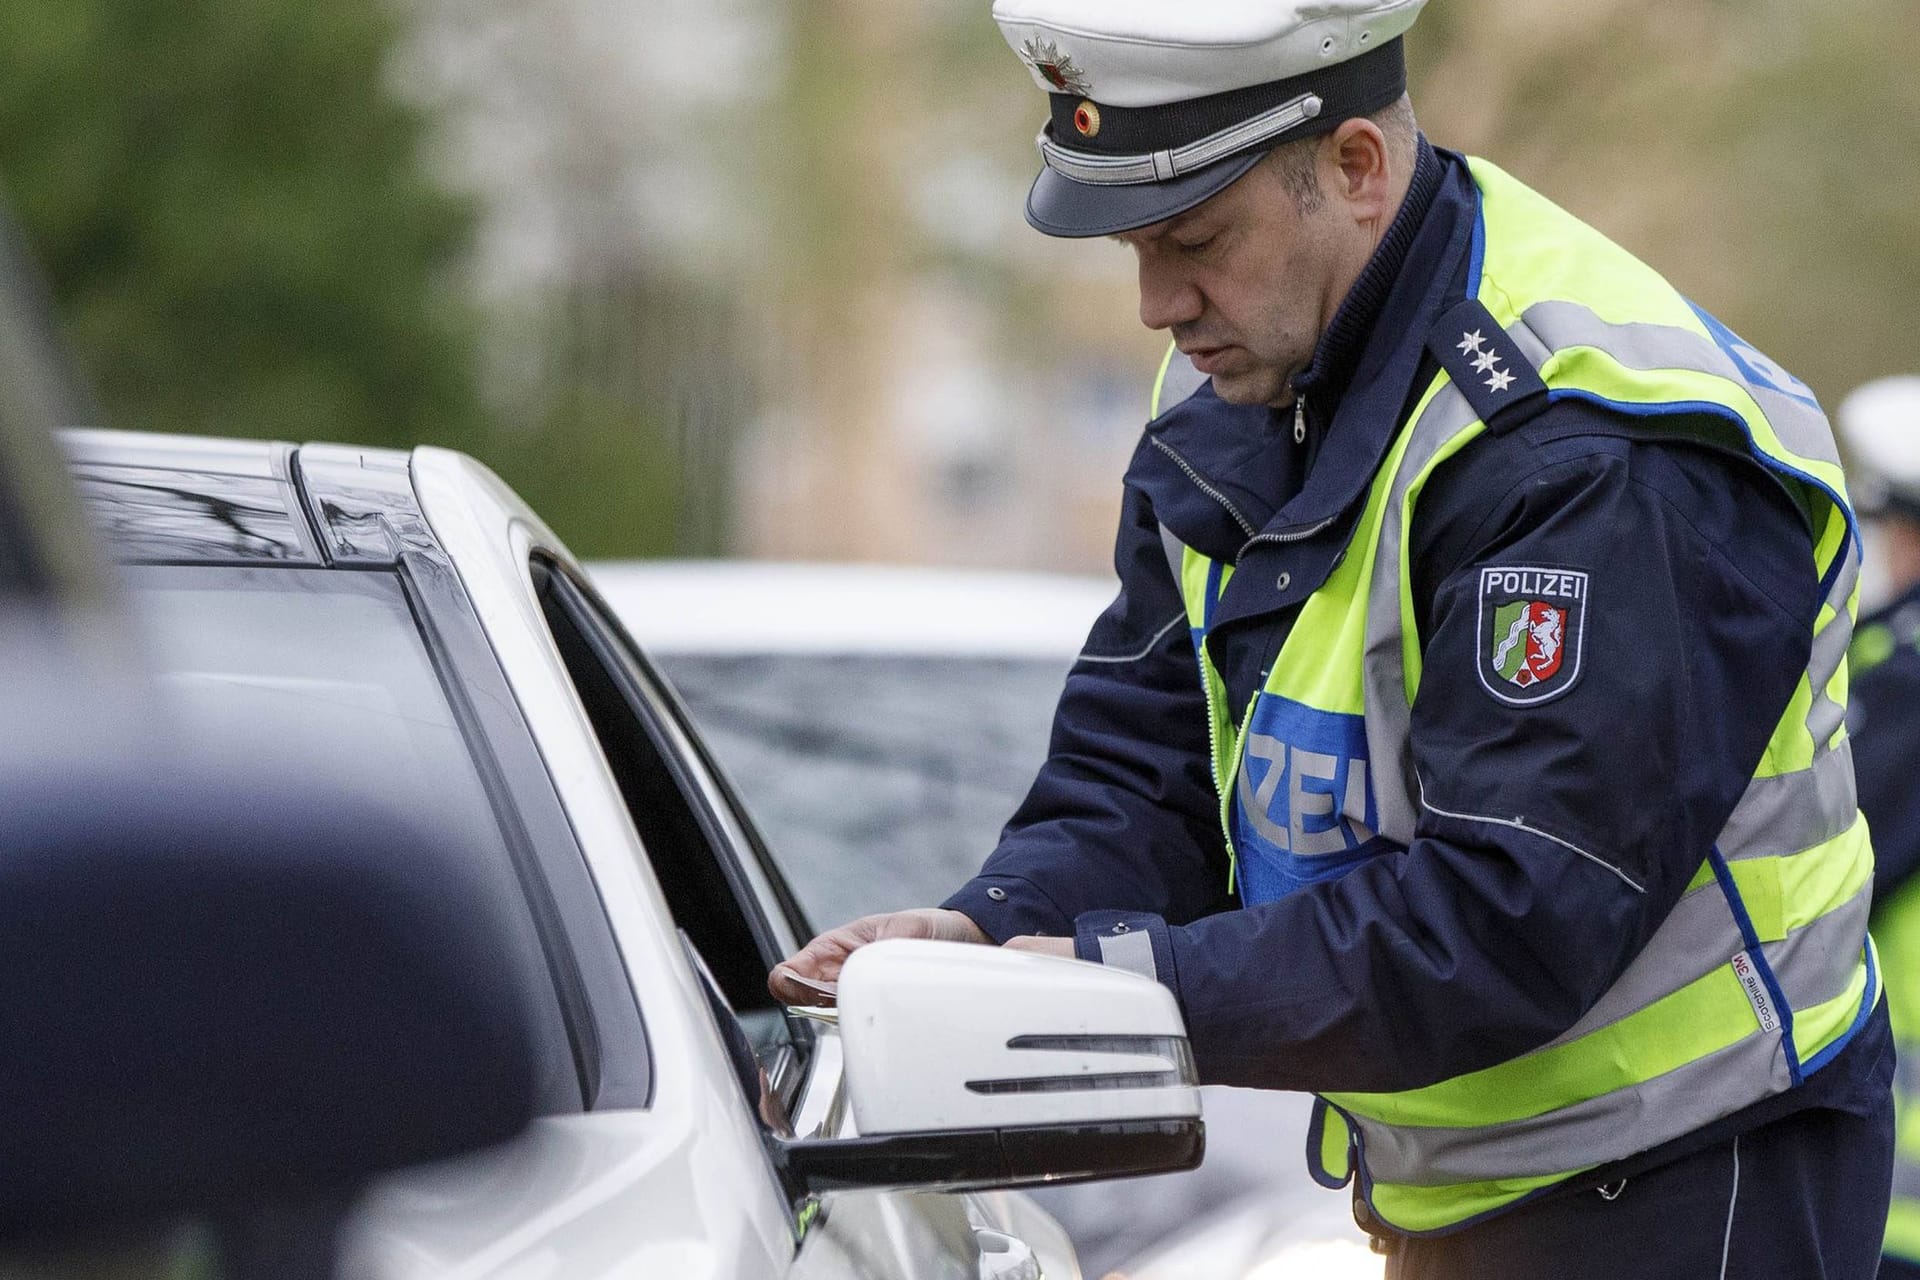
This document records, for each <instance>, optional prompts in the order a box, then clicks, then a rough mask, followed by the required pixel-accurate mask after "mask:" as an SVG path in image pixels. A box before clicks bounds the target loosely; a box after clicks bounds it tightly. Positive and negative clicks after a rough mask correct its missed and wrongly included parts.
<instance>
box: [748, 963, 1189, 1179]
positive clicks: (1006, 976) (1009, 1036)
mask: <svg viewBox="0 0 1920 1280" xmlns="http://www.w3.org/2000/svg"><path fill="white" fill-rule="evenodd" d="M839 1002H840V1037H841V1041H842V1045H843V1049H844V1052H845V1057H846V1087H847V1091H848V1096H849V1099H850V1101H851V1104H852V1116H853V1123H854V1127H855V1128H856V1129H857V1130H858V1136H854V1137H844V1138H828V1139H814V1140H806V1141H799V1142H792V1143H788V1144H786V1145H785V1147H784V1149H783V1155H784V1157H785V1165H786V1172H787V1174H788V1177H789V1181H790V1182H792V1183H794V1184H796V1186H798V1187H800V1188H803V1189H805V1190H808V1191H822V1190H829V1189H838V1188H846V1187H876V1186H913V1187H948V1188H958V1187H1011V1186H1022V1185H1027V1184H1031V1183H1039V1182H1073V1181H1085V1180H1089V1179H1095V1178H1118V1177H1131V1176H1135V1175H1139V1174H1148V1173H1164V1172H1170V1171H1173V1170H1178V1169H1191V1168H1193V1167H1194V1166H1195V1165H1197V1164H1199V1163H1200V1159H1201V1156H1202V1155H1203V1154H1204V1153H1205V1149H1206V1141H1205V1127H1204V1125H1203V1124H1202V1122H1201V1119H1200V1093H1199V1089H1198V1086H1197V1079H1196V1075H1195V1071H1194V1065H1193V1056H1192V1052H1191V1050H1190V1049H1189V1047H1188V1044H1187V1037H1186V1025H1185V1023H1184V1022H1183V1021H1182V1020H1181V1017H1180V1010H1179V1006H1178V1005H1177V1004H1175V1002H1174V999H1173V993H1172V992H1170V991H1168V990H1167V989H1166V988H1165V987H1163V986H1161V985H1160V984H1159V983H1157V982H1153V981H1150V980H1148V979H1146V978H1142V977H1140V976H1138V975H1136V974H1132V973H1128V972H1126V971H1124V970H1119V969H1109V968H1105V967H1103V966H1100V965H1095V964H1085V963H1082V962H1081V961H1078V960H1062V959H1058V958H1055V957H1051V956H1040V955H1034V954H1032V953H1028V952H1019V951H1008V950H1005V949H1003V948H1000V947H983V946H978V945H973V944H967V943H955V942H925V941H907V940H893V941H887V942H876V943H872V944H870V945H868V946H865V947H862V948H861V949H860V950H858V951H856V952H854V954H853V955H852V956H851V957H850V958H849V959H848V960H847V964H846V967H845V968H844V969H843V970H842V971H841V974H840V990H839Z"/></svg>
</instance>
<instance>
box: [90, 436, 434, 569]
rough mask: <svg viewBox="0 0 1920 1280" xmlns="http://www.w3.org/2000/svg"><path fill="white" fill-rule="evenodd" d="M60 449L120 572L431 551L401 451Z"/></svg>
mask: <svg viewBox="0 0 1920 1280" xmlns="http://www.w3.org/2000/svg"><path fill="white" fill-rule="evenodd" d="M61 444H62V445H63V446H64V447H65V449H66V452H67V459H68V463H69V465H70V467H71V468H72V471H73V476H74V480H75V482H76V484H77V486H78V488H79V490H80V496H81V498H82V500H83V501H84V502H85V504H86V506H87V508H88V510H89V514H90V515H91V516H92V518H93V524H94V527H95V528H96V529H97V530H98V531H99V532H100V535H101V536H102V537H103V538H104V539H105V541H106V543H107V549H108V550H109V552H110V553H111V554H112V556H113V558H114V559H116V560H119V561H121V562H122V563H131V564H155V563H159V564H169V563H182V562H190V563H205V562H213V563H251V562H260V561H271V562H277V563H284V564H306V565H353V566H356V567H364V566H368V565H382V564H393V563H395V562H396V561H397V560H398V558H399V556H400V555H401V553H402V552H403V551H405V550H407V549H408V548H409V547H429V546H431V545H432V535H431V533H430V532H429V531H428V529H427V524H426V521H425V519H424V518H423V517H422V516H421V514H420V508H419V503H418V501H417V500H416V498H415V496H414V492H413V485H412V481H411V479H410V477H409V473H408V468H407V463H408V455H407V454H406V453H405V452H402V451H400V450H395V449H370V448H361V447H358V446H350V445H330V444H309V445H298V446H296V445H292V444H288V443H285V442H284V441H271V440H227V439H214V438H210V437H202V436H182V435H152V434H145V433H140V432H131V431H66V432H62V433H61Z"/></svg>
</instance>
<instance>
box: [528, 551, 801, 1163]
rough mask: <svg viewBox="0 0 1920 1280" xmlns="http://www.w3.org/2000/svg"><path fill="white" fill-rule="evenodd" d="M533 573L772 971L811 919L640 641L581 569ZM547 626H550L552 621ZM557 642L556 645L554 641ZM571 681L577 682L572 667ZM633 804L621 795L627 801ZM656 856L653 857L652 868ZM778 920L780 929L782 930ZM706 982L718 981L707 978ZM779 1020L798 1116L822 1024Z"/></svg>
mask: <svg viewBox="0 0 1920 1280" xmlns="http://www.w3.org/2000/svg"><path fill="white" fill-rule="evenodd" d="M528 568H529V570H530V580H531V585H532V586H533V589H534V592H535V595H536V597H540V596H542V595H543V594H545V593H548V592H551V593H552V595H553V596H554V600H555V603H556V604H557V605H558V607H559V608H560V610H561V611H562V613H563V614H565V616H566V620H567V624H568V626H569V627H570V628H571V629H572V630H573V631H575V632H576V633H577V634H578V636H579V637H580V639H581V641H582V642H583V643H584V644H585V645H586V647H587V649H588V651H589V655H590V657H591V659H592V661H593V662H595V663H596V664H597V665H598V666H599V667H600V669H601V671H602V672H603V673H604V674H605V676H606V678H607V679H608V680H610V681H611V682H612V683H613V685H614V686H615V690H616V692H617V694H618V696H619V697H620V699H621V701H622V702H623V703H624V705H625V708H626V711H627V713H628V714H629V715H631V716H632V717H633V719H634V720H635V721H637V723H638V725H639V728H640V730H641V732H642V733H644V734H645V735H646V737H647V739H648V741H649V743H650V744H651V746H652V750H653V753H654V754H655V755H656V756H658V757H659V759H660V761H661V763H662V765H663V766H664V768H665V769H666V771H667V773H668V775H669V780H670V781H671V782H672V784H673V787H674V789H675V791H676V792H677V793H678V795H679V797H680V799H681V801H682V803H683V804H684V805H685V806H686V808H687V809H688V811H689V813H690V816H691V817H692V819H693V821H694V823H695V825H696V826H697V828H698V830H699V835H700V839H701V841H702V843H703V844H704V846H705V850H706V853H707V855H708V856H709V857H710V858H712V859H713V861H714V863H715V864H716V866H717V867H718V869H719V871H720V873H721V877H722V879H723V880H724V882H725V883H726V886H727V889H728V892H729V894H730V896H731V897H732V899H733V903H734V905H735V906H736V907H737V908H738V910H739V912H740V914H741V916H742V917H743V919H744V922H745V924H746V926H747V931H748V933H749V934H751V936H752V940H753V943H754V946H755V947H756V949H757V950H758V952H759V958H760V960H761V961H762V963H763V964H764V965H766V966H767V967H768V968H771V967H772V966H773V965H774V964H777V963H778V962H779V961H781V960H784V959H786V958H787V956H788V955H790V954H791V953H792V950H793V949H794V948H797V947H798V946H799V945H800V944H802V943H803V942H805V941H806V939H808V938H810V937H811V936H812V934H811V933H810V932H809V931H808V929H807V924H806V917H805V915H804V913H803V912H802V911H801V909H800V906H799V902H798V899H797V898H796V897H795V895H794V894H793V891H792V889H791V888H790V887H789V886H788V885H787V883H786V880H785V878H784V876H783V875H782V874H781V872H780V870H779V868H778V866H777V865H776V864H775V863H774V861H773V859H772V856H771V854H770V853H769V852H768V850H767V847H766V844H765V842H764V841H763V840H762V839H761V838H760V835H759V832H758V831H757V830H756V829H755V828H754V826H753V823H752V820H751V819H750V818H749V817H748V815H747V813H746V811H745V809H744V807H742V805H741V804H740V801H739V799H738V796H737V794H736V793H735V792H734V790H733V788H732V784H731V783H730V782H729V781H728V780H727V778H726V775H725V773H724V772H723V771H722V770H721V768H720V766H719V765H718V763H717V762H716V761H715V760H714V758H713V756H712V754H711V753H710V752H709V751H708V749H707V747H706V744H705V743H704V741H702V739H701V738H700V736H699V733H698V731H697V730H696V729H695V728H694V727H693V723H692V719H691V717H690V716H689V715H688V713H687V711H686V709H685V707H684V706H682V705H681V704H680V701H679V698H678V696H677V695H676V694H674V692H673V690H672V686H671V685H670V684H669V683H668V682H667V681H666V680H665V679H664V678H663V677H662V676H661V675H660V673H659V671H658V670H657V669H656V668H655V667H654V666H653V664H652V662H651V661H649V660H648V658H647V657H646V655H645V653H644V652H643V651H642V650H641V649H640V647H639V646H638V645H637V644H635V643H634V641H633V639H632V637H631V636H630V635H629V634H628V633H627V631H626V629H625V627H624V626H623V625H622V624H621V623H620V620H619V616H618V615H617V614H616V613H615V612H614V610H613V609H612V608H611V607H610V606H609V605H608V604H607V603H606V601H605V600H604V599H603V598H601V596H600V595H599V593H598V592H597V591H596V590H594V588H593V586H592V584H591V582H590V580H588V579H587V577H586V575H585V574H584V573H583V572H581V571H580V570H579V569H578V568H576V567H574V566H572V565H571V564H570V563H568V562H567V561H566V560H565V559H563V558H561V557H560V556H558V555H556V554H554V553H553V552H552V551H550V550H547V549H545V548H542V547H538V546H535V547H533V548H532V549H531V550H530V552H529V556H528ZM542 608H543V610H544V608H545V606H544V604H543V605H542ZM548 626H549V629H551V626H552V624H551V621H549V623H548ZM550 638H551V639H553V640H554V642H555V643H556V644H558V638H557V637H550ZM568 679H569V680H570V681H577V677H576V675H575V673H574V672H573V671H572V670H571V668H570V667H569V668H568ZM576 692H578V690H577V688H576ZM595 738H596V746H598V747H599V748H600V750H601V751H602V752H603V753H604V751H605V749H606V747H605V744H604V743H601V742H599V741H598V738H599V734H598V730H597V729H596V731H595ZM626 803H627V801H626V797H625V796H622V804H623V805H624V804H626ZM644 843H645V841H644V839H643V840H642V844H643V846H644ZM652 856H653V855H652V854H651V853H648V854H647V857H648V859H649V860H650V861H651V859H652ZM776 920H777V921H778V922H779V925H780V926H781V930H782V931H781V932H776V931H775V928H774V922H775V921H776ZM701 980H702V981H703V982H706V983H708V984H709V985H711V984H712V978H711V976H710V973H709V974H708V975H705V976H703V977H702V979H701ZM713 994H715V995H717V996H719V999H720V1000H721V1002H722V1004H723V1005H724V1004H725V996H724V995H721V994H720V993H719V992H718V991H717V989H716V990H715V991H714V992H713ZM775 1007H776V1008H777V1007H778V1006H775ZM780 1013H781V1017H782V1018H783V1020H784V1023H785V1031H786V1040H785V1050H784V1051H783V1052H781V1053H779V1054H777V1055H775V1056H774V1058H773V1060H772V1061H771V1062H769V1063H765V1064H763V1065H764V1066H766V1068H767V1071H768V1086H769V1088H770V1090H771V1091H772V1093H773V1094H774V1096H775V1097H776V1098H777V1099H778V1100H779V1101H780V1102H781V1104H782V1105H783V1106H784V1107H786V1108H787V1109H788V1110H789V1111H791V1110H792V1108H794V1107H795V1106H797V1105H798V1104H799V1102H800V1100H801V1099H802V1097H803V1096H805V1095H806V1094H807V1093H808V1092H809V1091H810V1090H811V1088H812V1087H813V1082H812V1081H811V1076H812V1074H813V1066H814V1063H815V1061H816V1058H817V1056H818V1055H817V1054H816V1041H817V1040H818V1038H819V1034H818V1033H819V1027H818V1024H817V1023H815V1022H814V1021H813V1020H811V1019H808V1018H802V1017H798V1016H795V1015H794V1014H793V1013H792V1012H790V1011H787V1010H785V1009H781V1010H780ZM761 1127H762V1129H763V1132H765V1134H766V1136H767V1137H768V1138H769V1140H771V1139H772V1138H773V1137H775V1136H777V1135H776V1134H775V1133H774V1132H772V1131H771V1130H769V1129H768V1127H767V1125H766V1124H765V1121H764V1117H762V1118H761Z"/></svg>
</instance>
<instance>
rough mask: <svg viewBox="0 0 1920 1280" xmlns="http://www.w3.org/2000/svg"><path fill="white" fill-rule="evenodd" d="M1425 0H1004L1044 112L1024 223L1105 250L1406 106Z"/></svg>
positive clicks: (1008, 25)
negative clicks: (1410, 36)
mask: <svg viewBox="0 0 1920 1280" xmlns="http://www.w3.org/2000/svg"><path fill="white" fill-rule="evenodd" d="M1425 3H1426V0H1318V2H1317V3H1308V2H1307V0H1279V2H1278V3H1259V2H1258V0H994V6H993V17H994V21H996V22H997V23H999V24H1000V31H1001V34H1002V35H1004V36H1005V37H1006V40H1007V43H1008V45H1010V46H1011V47H1012V49H1013V51H1014V53H1015V54H1016V55H1018V57H1019V58H1020V60H1021V61H1022V62H1024V63H1026V65H1027V67H1028V69H1029V70H1030V71H1031V72H1032V74H1033V80H1034V83H1035V84H1036V85H1038V86H1039V87H1040V88H1041V89H1042V90H1044V91H1045V92H1046V93H1047V95H1048V98H1049V119H1048V121H1047V125H1046V128H1045V129H1044V130H1043V131H1042V132H1041V134H1040V137H1039V140H1038V145H1039V148H1040V156H1041V159H1042V160H1043V161H1044V162H1045V164H1046V168H1044V169H1043V170H1041V172H1040V176H1039V178H1037V179H1036V180H1035V182H1034V184H1033V190H1032V191H1031V192H1030V193H1029V194H1028V196H1027V221H1028V222H1030V223H1032V224H1033V225H1034V226H1035V227H1036V228H1038V229H1039V230H1041V231H1044V232H1046V233H1047V234H1048V235H1056V236H1097V235H1110V234H1114V233H1116V232H1121V231H1129V230H1133V229H1136V228H1139V227H1144V226H1148V225H1150V224H1152V223H1156V222H1160V221H1163V220H1165V219H1167V218H1171V217H1174V216H1176V215H1178V214H1180V213H1183V212H1185V211H1186V210H1188V209H1190V208H1192V207H1193V206H1194V205H1197V204H1199V203H1200V202H1202V201H1204V200H1206V199H1208V198H1210V197H1211V196H1213V195H1214V194H1216V193H1217V192H1219V191H1221V190H1224V189H1225V188H1226V187H1228V186H1229V185H1231V184H1232V183H1234V182H1235V181H1237V180H1238V179H1239V178H1240V177H1241V175H1242V174H1244V173H1246V172H1247V171H1248V170H1249V169H1251V168H1252V167H1253V166H1254V165H1255V164H1257V163H1258V162H1259V160H1260V157H1261V156H1263V155H1265V154H1267V152H1269V151H1271V150H1273V148H1275V147H1277V146H1280V145H1281V144H1282V143H1286V142H1291V141H1294V140H1296V139H1300V138H1310V137H1313V136H1315V135H1316V134H1323V133H1327V132H1330V131H1332V130H1334V129H1336V128H1338V127H1339V126H1340V125H1341V124H1342V123H1343V122H1345V121H1347V120H1351V119H1353V118H1354V117H1356V116H1363V115H1372V114H1373V113H1374V112H1376V111H1379V110H1380V109H1382V108H1384V107H1386V106H1388V105H1390V104H1391V103H1393V102H1394V101H1396V100H1397V99H1398V98H1399V97H1400V96H1401V94H1403V93H1405V92H1406V82H1407V69H1406V59H1405V56H1404V53H1403V51H1402V49H1401V46H1400V37H1401V36H1402V35H1404V34H1405V33H1406V31H1407V30H1408V29H1409V28H1410V27H1412V26H1413V22H1414V19H1415V18H1417V17H1418V16H1419V14H1420V10H1421V7H1422V6H1423V5H1424V4H1425Z"/></svg>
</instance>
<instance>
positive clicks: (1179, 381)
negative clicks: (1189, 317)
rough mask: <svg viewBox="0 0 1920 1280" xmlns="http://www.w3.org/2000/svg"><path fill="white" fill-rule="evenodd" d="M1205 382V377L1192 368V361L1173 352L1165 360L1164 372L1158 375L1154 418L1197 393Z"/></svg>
mask: <svg viewBox="0 0 1920 1280" xmlns="http://www.w3.org/2000/svg"><path fill="white" fill-rule="evenodd" d="M1206 381H1207V375H1206V374H1204V373H1202V372H1200V371H1199V370H1198V369H1196V368H1194V367H1193V361H1191V360H1189V359H1188V358H1187V357H1186V356H1184V355H1182V354H1181V353H1180V352H1178V351H1175V352H1174V353H1173V354H1172V355H1171V356H1170V357H1169V358H1168V360H1167V367H1166V370H1165V372H1163V373H1162V374H1161V375H1160V387H1159V392H1160V396H1159V399H1158V400H1156V401H1155V402H1154V403H1155V405H1156V406H1157V408H1156V409H1155V411H1154V414H1155V416H1156V417H1157V416H1159V415H1160V414H1162V413H1165V412H1166V411H1167V410H1169V409H1171V408H1173V406H1175V405H1177V404H1179V403H1180V402H1181V401H1182V400H1185V399H1186V398H1187V397H1188V396H1190V395H1192V394H1193V393H1194V392H1196V391H1198V390H1199V389H1200V388H1201V387H1202V386H1203V385H1205V383H1206Z"/></svg>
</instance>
